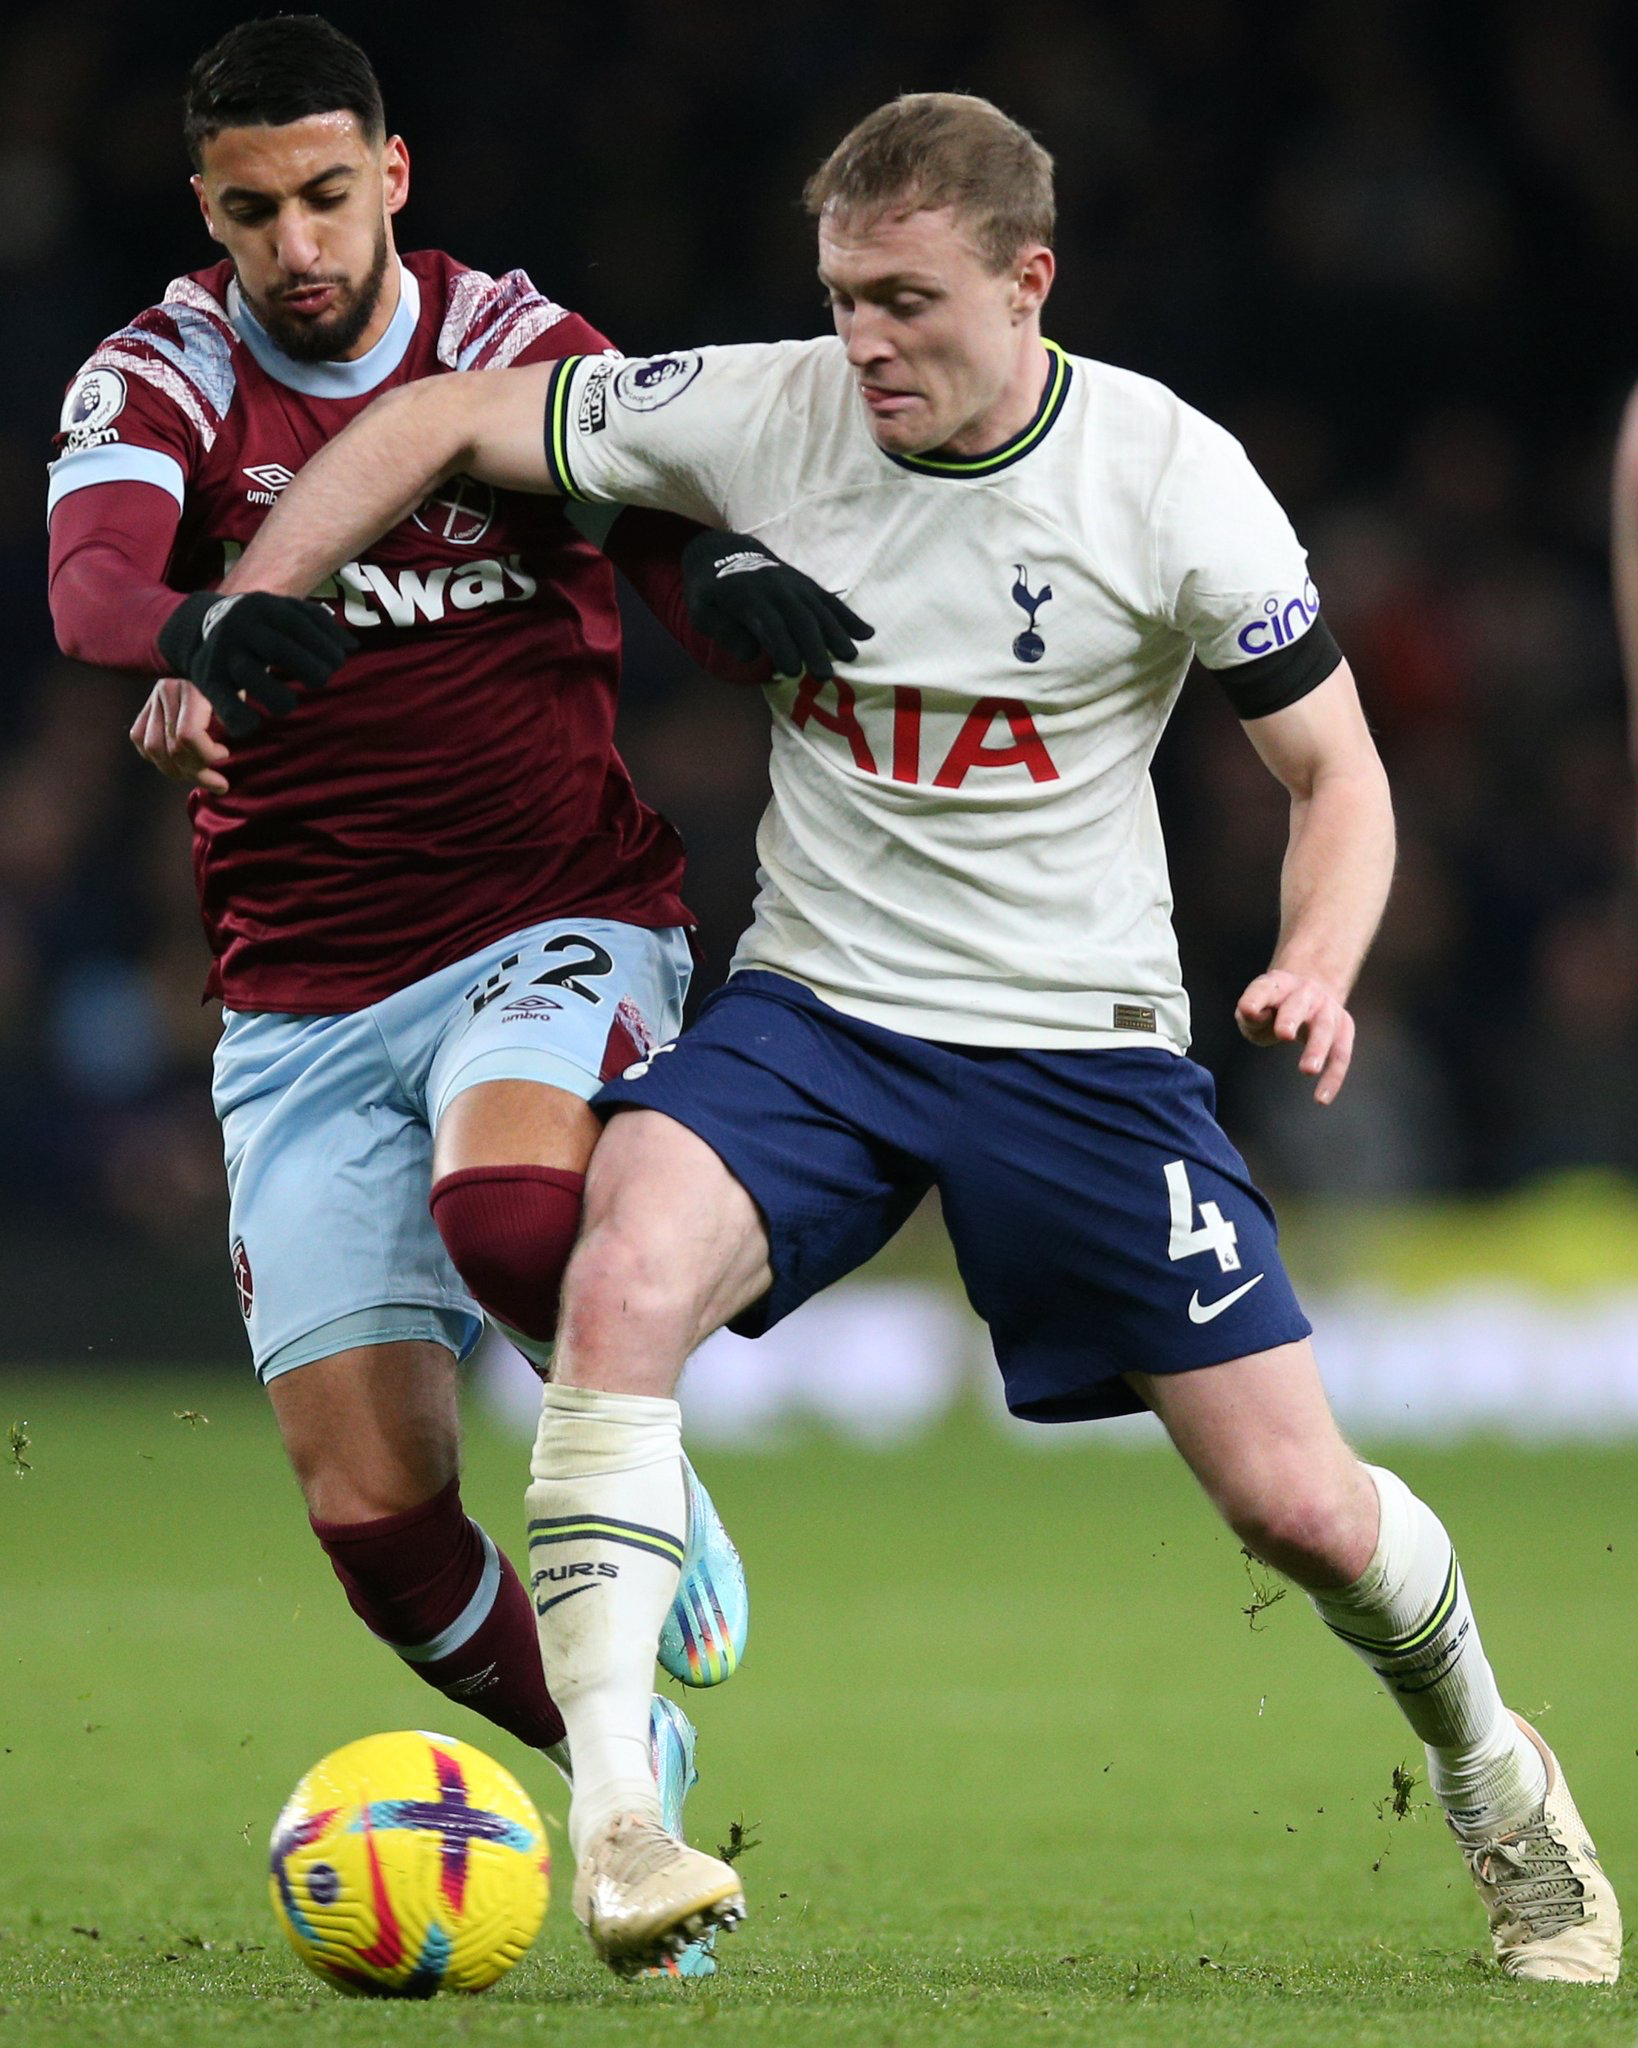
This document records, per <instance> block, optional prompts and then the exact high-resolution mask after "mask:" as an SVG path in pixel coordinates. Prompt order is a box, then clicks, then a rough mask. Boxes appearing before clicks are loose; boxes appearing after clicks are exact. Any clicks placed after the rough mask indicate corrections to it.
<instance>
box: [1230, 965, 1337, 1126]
mask: <svg viewBox="0 0 1638 2048" xmlns="http://www.w3.org/2000/svg"><path fill="white" fill-rule="evenodd" d="M1234 1021H1235V1023H1236V1024H1238V1025H1239V1027H1240V1035H1241V1036H1242V1037H1243V1038H1249V1039H1250V1040H1251V1042H1252V1044H1253V1045H1291V1044H1293V1043H1295V1041H1296V1040H1297V1039H1299V1038H1300V1039H1301V1040H1302V1041H1303V1048H1302V1058H1301V1059H1300V1060H1298V1062H1297V1067H1298V1070H1299V1072H1301V1073H1304V1074H1317V1075H1318V1076H1319V1080H1318V1083H1317V1085H1316V1086H1315V1089H1314V1100H1315V1101H1316V1102H1319V1103H1328V1102H1335V1101H1336V1099H1337V1093H1338V1091H1339V1090H1340V1089H1341V1087H1342V1084H1343V1082H1344V1081H1345V1080H1346V1079H1347V1077H1348V1062H1349V1061H1350V1060H1351V1059H1352V1058H1353V1056H1354V1020H1353V1018H1352V1017H1351V1016H1350V1015H1349V1014H1348V1008H1347V1005H1346V1004H1345V1003H1344V1002H1343V1001H1342V998H1341V997H1340V996H1338V995H1337V994H1336V993H1335V991H1334V990H1332V989H1328V988H1327V987H1326V986H1325V984H1324V982H1322V981H1316V980H1315V979H1314V978H1313V976H1312V975H1307V974H1288V973H1287V972H1286V971H1285V970H1284V969H1283V968H1279V967H1271V968H1270V969H1269V970H1268V972H1267V973H1266V974H1259V975H1258V977H1257V979H1256V980H1255V981H1254V982H1252V983H1251V985H1250V987H1249V988H1247V990H1246V992H1245V994H1244V995H1242V996H1241V998H1240V1000H1239V1001H1238V1002H1237V1003H1236V1004H1235V1006H1234Z"/></svg>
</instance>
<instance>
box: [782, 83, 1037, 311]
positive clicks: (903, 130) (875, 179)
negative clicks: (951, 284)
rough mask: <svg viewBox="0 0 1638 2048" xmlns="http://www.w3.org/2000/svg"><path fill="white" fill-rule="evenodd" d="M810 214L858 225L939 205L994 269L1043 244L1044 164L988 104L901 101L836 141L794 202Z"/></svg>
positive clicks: (953, 98)
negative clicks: (952, 214) (958, 219)
mask: <svg viewBox="0 0 1638 2048" xmlns="http://www.w3.org/2000/svg"><path fill="white" fill-rule="evenodd" d="M802 198H803V202H804V203H805V205H806V206H807V209H808V211H809V212H810V213H812V214H822V213H827V212H828V213H832V214H836V215H838V216H841V217H844V218H846V217H858V216H861V215H862V216H865V217H866V218H868V217H870V216H872V215H875V214H881V213H887V212H894V213H920V212H922V211H925V210H931V209H937V208H939V207H945V206H948V207H950V208H952V209H953V210H954V211H955V212H956V213H957V214H958V215H960V216H961V218H962V219H963V221H964V222H965V223H966V225H967V226H968V227H970V228H971V230H972V232H973V237H974V240H975V241H976V243H977V245H978V252H979V254H980V255H981V256H982V257H983V258H984V260H985V262H987V263H988V264H989V265H990V266H991V268H992V269H995V270H1004V269H1005V268H1006V267H1007V265H1008V264H1009V263H1011V262H1012V260H1013V258H1014V257H1015V256H1017V255H1018V253H1019V251H1020V250H1021V249H1024V248H1026V247H1027V246H1029V245H1030V244H1031V243H1042V242H1044V243H1046V244H1047V245H1048V246H1049V247H1050V246H1051V242H1052V231H1053V226H1054V223H1055V218H1056V208H1055V206H1054V203H1053V197H1052V159H1051V157H1050V156H1048V154H1047V153H1046V151H1045V150H1044V149H1043V148H1042V147H1041V145H1040V144H1039V143H1038V142H1037V141H1036V140H1035V137H1034V136H1033V135H1031V134H1030V133H1029V131H1028V129H1026V128H1021V127H1019V125H1018V123H1017V122H1016V121H1013V120H1010V119H1009V118H1008V117H1007V115H1005V114H1003V113H1002V111H1001V109H1000V108H999V107H996V106H992V105H991V104H990V102H989V101H988V100H981V99H976V98H974V97H973V96H972V95H970V94H968V93H961V92H907V93H901V94H900V96H899V97H898V98H897V99H896V100H889V101H888V103H887V105H886V106H884V107H878V108H877V109H876V111H875V113H873V114H867V115H866V116H865V118H864V119H863V120H862V121H861V122H860V123H859V125H858V126H857V127H856V128H854V129H852V130H851V131H850V132H849V133H848V134H846V135H844V136H843V137H842V140H841V141H840V142H839V143H837V145H836V147H835V148H834V149H833V150H832V151H831V153H830V155H829V156H828V157H827V158H826V159H825V161H824V162H823V163H822V164H821V165H820V166H819V168H818V170H816V171H815V172H814V174H813V176H812V177H811V178H810V179H809V180H808V182H807V185H806V187H805V189H804V191H803V194H802Z"/></svg>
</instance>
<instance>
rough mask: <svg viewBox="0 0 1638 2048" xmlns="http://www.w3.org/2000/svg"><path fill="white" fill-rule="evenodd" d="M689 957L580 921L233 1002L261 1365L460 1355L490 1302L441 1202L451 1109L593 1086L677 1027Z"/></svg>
mask: <svg viewBox="0 0 1638 2048" xmlns="http://www.w3.org/2000/svg"><path fill="white" fill-rule="evenodd" d="M689 971H690V956H689V950H688V940H687V937H686V935H685V934H684V933H683V932H682V931H680V930H677V929H675V928H672V929H668V930H662V931H648V930H645V929H643V928H642V927H640V926H637V925H629V924H616V923H614V922H612V921H611V920H609V919H606V918H566V919H558V920H555V921H554V922H552V923H550V924H537V925H531V926H530V927H529V929H528V930H527V931H522V932H515V933H513V934H512V935H511V936H510V937H508V938H504V939H499V940H497V941H496V942H495V943H494V944H493V945H491V946H486V947H484V949H483V950H482V951H481V952H478V953H473V954H470V955H468V957H467V958H466V959H464V960H458V961H457V962H456V963H455V964H454V966H452V967H446V968H443V969H441V970H440V972H438V973H437V974H429V975H427V976H426V977H425V979H424V980H421V981H417V982H412V983H411V985H410V986H409V987H408V988H406V989H400V990H399V992H398V993H397V994H396V995H393V996H389V997H387V999H386V1000H385V1002H380V1003H374V1004H372V1005H371V1006H370V1007H369V1008H368V1009H364V1010H352V1011H348V1012H347V1013H346V1014H345V1015H342V1016H338V1017H292V1016H284V1015H280V1014H277V1013H275V1012H272V1011H265V1010H257V1011H234V1010H226V1011H224V1012H223V1019H224V1025H223V1031H222V1036H221V1039H220V1041H219V1042H218V1045H217V1048H216V1070H215V1083H214V1088H213V1091H212V1093H213V1098H214V1101H215V1105H216V1114H217V1116H218V1117H219V1118H220V1120H221V1125H222V1139H223V1144H224V1146H225V1148H226V1152H227V1176H228V1195H229V1202H230V1207H229V1216H228V1244H229V1247H230V1256H231V1258H232V1261H233V1276H234V1281H235V1283H236V1285H237V1287H238V1290H239V1306H240V1308H241V1309H242V1310H243V1311H244V1317H245V1324H246V1327H247V1329H248V1331H249V1333H250V1348H251V1354H252V1357H253V1358H254V1360H255V1364H256V1371H257V1373H258V1375H259V1376H260V1378H261V1379H263V1380H264V1381H266V1380H270V1379H273V1378H275V1377H276V1376H277V1375H278V1374H279V1373H282V1372H289V1371H290V1370H291V1369H292V1368H293V1367H295V1366H298V1365H307V1364H309V1363H310V1362H311V1361H312V1360H313V1359H315V1358H328V1357H329V1356H330V1355H331V1354H332V1353H334V1352H337V1351H345V1350H349V1349H351V1348H352V1347H353V1346H354V1345H359V1344H393V1343H401V1342H404V1341H405V1340H407V1339H413V1338H421V1339H425V1340H429V1341H431V1342H433V1343H438V1344H444V1345H447V1346H448V1347H449V1349H450V1350H452V1351H453V1352H455V1353H456V1355H457V1356H458V1357H463V1358H464V1357H465V1355H466V1354H467V1352H468V1351H470V1350H471V1348H472V1346H473V1345H474V1344H475V1343H476V1342H477V1340H478V1333H479V1331H480V1330H481V1328H482V1326H483V1312H482V1310H481V1309H480V1308H479V1307H478V1305H477V1303H476V1302H475V1301H474V1300H473V1299H472V1297H471V1295H470V1294H468V1293H467V1291H466V1289H465V1287H464V1286H463V1285H462V1284H461V1279H460V1276H459V1274H458V1273H457V1272H456V1271H455V1268H454V1266H453V1264H452V1263H451V1262H450V1258H449V1255H448V1253H447V1252H446V1251H445V1250H444V1247H443V1242H442V1240H441V1239H440V1237H439V1236H438V1232H437V1230H436V1228H435V1227H434V1225H433V1222H432V1218H431V1216H430V1214H429V1213H428V1209H427V1196H428V1194H429V1192H430V1190H431V1185H432V1143H433V1136H434V1133H435V1132H436V1130H437V1128H438V1120H439V1118H440V1117H441V1116H442V1115H443V1113H444V1111H445V1110H446V1109H447V1108H448V1107H449V1105H450V1103H451V1102H453V1101H454V1099H455V1097H456V1096H457V1095H459V1094H461V1093H463V1092H464V1090H466V1089H468V1088H473V1087H476V1086H477V1085H478V1084H479V1083H480V1082H482V1081H540V1082H543V1083H545V1085H546V1086H548V1087H552V1088H562V1089H565V1090H566V1091H567V1092H568V1093H569V1094H571V1095H578V1096H580V1097H581V1098H582V1099H583V1100H588V1101H589V1100H590V1098H591V1097H592V1096H593V1095H595V1094H596V1093H597V1090H598V1088H599V1087H600V1086H601V1084H602V1081H603V1078H604V1077H605V1075H609V1074H614V1073H618V1072H619V1071H620V1069H621V1068H622V1067H624V1066H626V1065H629V1064H630V1062H631V1061H633V1060H635V1059H637V1058H640V1057H641V1055H642V1054H643V1053H644V1052H646V1051H648V1050H649V1049H650V1048H651V1047H653V1046H655V1045H658V1044H661V1043H663V1042H664V1041H665V1040H666V1039H669V1038H674V1037H676V1035H677V1032H678V1030H679V1029H680V1028H681V1024H682V1005H683V997H684V995H685V994H686V992H687V989H688V977H689Z"/></svg>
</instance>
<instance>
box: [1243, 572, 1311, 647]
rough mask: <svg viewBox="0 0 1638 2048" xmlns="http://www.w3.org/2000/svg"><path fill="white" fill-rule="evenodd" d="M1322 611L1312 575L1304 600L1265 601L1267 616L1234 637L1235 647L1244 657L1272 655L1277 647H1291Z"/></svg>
mask: <svg viewBox="0 0 1638 2048" xmlns="http://www.w3.org/2000/svg"><path fill="white" fill-rule="evenodd" d="M1319 608H1320V601H1319V592H1318V591H1317V590H1316V589H1315V588H1314V579H1313V577H1312V576H1310V577H1309V579H1308V581H1307V582H1306V583H1305V584H1304V585H1303V587H1302V595H1301V596H1300V597H1288V598H1278V597H1270V598H1265V599H1264V601H1263V616H1262V617H1261V618H1260V619H1253V620H1252V622H1251V624H1250V625H1249V626H1242V627H1241V628H1240V630H1239V632H1238V633H1237V634H1236V635H1235V636H1234V644H1235V645H1236V646H1237V647H1238V648H1239V650H1240V652H1241V653H1242V654H1251V655H1257V654H1272V653H1273V652H1274V650H1275V648H1277V647H1289V646H1290V644H1291V642H1292V641H1293V640H1300V639H1301V638H1302V636H1303V634H1304V633H1306V632H1307V631H1308V628H1309V627H1310V626H1311V625H1312V624H1313V623H1314V621H1315V620H1316V619H1317V618H1318V617H1319Z"/></svg>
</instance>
